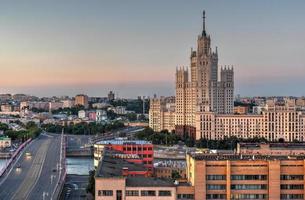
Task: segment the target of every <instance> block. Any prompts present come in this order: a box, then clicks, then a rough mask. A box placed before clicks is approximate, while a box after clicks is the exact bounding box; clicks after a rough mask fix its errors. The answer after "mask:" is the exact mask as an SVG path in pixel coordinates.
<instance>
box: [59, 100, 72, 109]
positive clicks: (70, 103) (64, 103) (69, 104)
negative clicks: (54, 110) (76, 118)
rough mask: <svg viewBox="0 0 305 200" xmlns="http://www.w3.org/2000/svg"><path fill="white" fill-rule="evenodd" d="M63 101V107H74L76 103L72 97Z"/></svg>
mask: <svg viewBox="0 0 305 200" xmlns="http://www.w3.org/2000/svg"><path fill="white" fill-rule="evenodd" d="M61 102H62V103H63V106H62V107H63V108H72V107H73V106H74V105H75V101H74V100H71V99H66V100H62V101H61Z"/></svg>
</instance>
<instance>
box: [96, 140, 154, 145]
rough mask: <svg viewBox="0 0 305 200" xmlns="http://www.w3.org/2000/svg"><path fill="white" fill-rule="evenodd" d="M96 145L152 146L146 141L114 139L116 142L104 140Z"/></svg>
mask: <svg viewBox="0 0 305 200" xmlns="http://www.w3.org/2000/svg"><path fill="white" fill-rule="evenodd" d="M96 144H102V145H106V144H116V145H146V144H151V143H150V142H147V141H145V140H126V139H114V140H103V141H100V142H97V143H96Z"/></svg>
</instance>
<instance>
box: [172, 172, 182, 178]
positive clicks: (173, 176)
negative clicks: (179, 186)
mask: <svg viewBox="0 0 305 200" xmlns="http://www.w3.org/2000/svg"><path fill="white" fill-rule="evenodd" d="M180 178H181V175H180V174H179V172H178V171H176V170H173V171H172V179H174V180H177V179H180Z"/></svg>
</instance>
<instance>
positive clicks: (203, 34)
mask: <svg viewBox="0 0 305 200" xmlns="http://www.w3.org/2000/svg"><path fill="white" fill-rule="evenodd" d="M202 25H203V27H202V36H206V35H207V34H206V31H205V10H203V12H202Z"/></svg>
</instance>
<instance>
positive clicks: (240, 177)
mask: <svg viewBox="0 0 305 200" xmlns="http://www.w3.org/2000/svg"><path fill="white" fill-rule="evenodd" d="M231 180H267V175H232V176H231Z"/></svg>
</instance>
